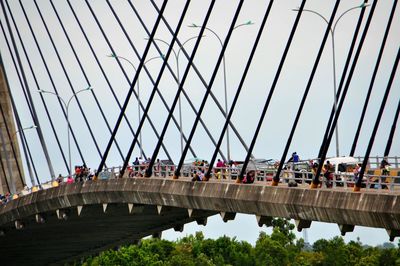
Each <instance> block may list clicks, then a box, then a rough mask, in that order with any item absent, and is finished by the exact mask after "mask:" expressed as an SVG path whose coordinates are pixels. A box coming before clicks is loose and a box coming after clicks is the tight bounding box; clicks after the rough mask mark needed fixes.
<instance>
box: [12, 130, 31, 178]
mask: <svg viewBox="0 0 400 266" xmlns="http://www.w3.org/2000/svg"><path fill="white" fill-rule="evenodd" d="M35 128H37V126H36V125H32V126H30V127H25V128H21V129H20V130H17V131H15V132H14V134H12V136H11V139H13V138H14V137H15V136H16V135H17V134H18V133H19V132H21V131H25V130H29V129H35ZM21 141H22V142H23V145H22V147H23V148H24V154H25V160H26V165H27V166H28V172H29V177H30V179H31V183H32V186H35V185H36V183H35V179H34V178H33V173H32V168H31V164H30V162H29V158H28V154H27V151H26V148H25V143H24V139H21Z"/></svg>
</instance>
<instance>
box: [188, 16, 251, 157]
mask: <svg viewBox="0 0 400 266" xmlns="http://www.w3.org/2000/svg"><path fill="white" fill-rule="evenodd" d="M253 24H254V23H253V22H252V21H251V20H249V21H247V22H245V23H241V24H238V25H236V26H235V27H234V28H233V29H234V30H235V29H237V28H239V27H242V26H249V25H253ZM189 27H190V28H201V25H197V24H194V23H192V25H189ZM205 29H206V30H208V31H209V32H211V33H212V34H213V35H214V36H215V37H217V39H218V41H219V43H220V45H221V47H223V43H222V40H221V38H220V37H219V35H218V34H217V33H216V32H215V31H214V30H212V29H211V28H209V27H205ZM222 67H223V74H224V94H225V119H226V118H227V116H228V91H227V84H226V63H225V54H224V56H223V57H222ZM226 146H227V156H228V162H229V161H230V160H231V151H230V142H229V127H227V128H226Z"/></svg>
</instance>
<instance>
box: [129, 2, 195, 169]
mask: <svg viewBox="0 0 400 266" xmlns="http://www.w3.org/2000/svg"><path fill="white" fill-rule="evenodd" d="M189 4H190V0H188V1H186V4H185V6H184V8H183V11H182V13H181V16H180V18H179V22H178V24H177V26H176V30H175V33H174V35H173V37H172V40H171V44H170V46H169V48H168V51H167V54H166V55H165V57H164V60H163V64H162V66H161V69H160V72H159V73H158V77H157V80H156V84H155V85H154V87H153V90H152V92H151V94H150V97H149V100H148V102H147V106H146V109H145V111H144V112H145V113H146V114H147V113H148V111H149V109H150V107H151V104H152V102H153V99H154V96H155V92H156V90H157V87H158V85H159V83H160V81H161V78H162V75H163V73H164V70H165V67H166V64H167V62H168V59H169V56H170V55H171V52H172V51H173V47H174V44H175V41H176V38H177V36H178V33H179V30H180V29H181V26H182V23H183V20H184V18H185V15H186V12H187V10H188V8H189ZM158 16H159V19H160V20H161V16H162V12H160V13H159V14H158ZM152 39H153V38H150V39H149V45H150V46H151V41H152ZM175 105H176V102H175V101H174V102H173V103H172V106H171V109H170V111H169V113H168V117H167V121H168V122H169V121H170V119H171V116H172V114H173V112H174V108H175ZM143 122H144V118H142V120H141V121H140V124H139V127H138V129H137V131H138V132H140V130H141V127H142V126H143ZM165 131H166V130H165V124H164V128H163V130H162V132H161V135H160V138H159V139H158V142H157V145H156V148H155V151H154V152H153V154H152V157H151V159H150V162H149V165H148V169H147V171H148V170H149V169H151V168H152V167H153V165H154V162H155V157H157V155H158V151H159V150H160V147H161V145H162V143H163V139H164V135H165ZM136 142H137V138H135V139H134V140H133V142H132V144H131V146H130V148H129V151H128V154H127V156H126V159H125V162H124V165H123V166H122V173H124V172H125V169H126V167H127V165H128V161H129V158H130V156H131V154H132V151H133V148H134V146H135V143H136ZM147 171H146V173H147ZM150 171H151V170H150ZM150 175H151V174H150Z"/></svg>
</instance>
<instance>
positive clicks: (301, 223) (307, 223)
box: [295, 220, 311, 232]
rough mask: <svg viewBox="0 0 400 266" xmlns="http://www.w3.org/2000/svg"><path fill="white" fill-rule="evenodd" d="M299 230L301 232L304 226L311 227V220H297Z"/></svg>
mask: <svg viewBox="0 0 400 266" xmlns="http://www.w3.org/2000/svg"><path fill="white" fill-rule="evenodd" d="M295 223H296V227H297V231H298V232H301V230H303V229H304V228H310V226H311V221H308V220H295Z"/></svg>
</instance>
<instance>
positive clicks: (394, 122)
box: [383, 100, 400, 157]
mask: <svg viewBox="0 0 400 266" xmlns="http://www.w3.org/2000/svg"><path fill="white" fill-rule="evenodd" d="M399 113H400V100H399V103H398V104H397V110H396V113H395V115H394V119H393V124H392V127H391V129H390V134H389V137H388V140H387V143H386V148H385V152H384V154H383V156H384V157H386V156H389V152H390V148H391V147H392V142H393V136H394V132H395V131H396V124H397V120H398V119H399Z"/></svg>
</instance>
